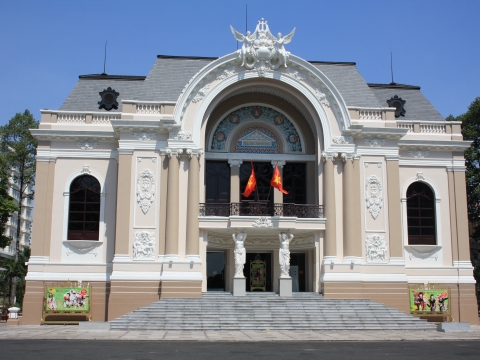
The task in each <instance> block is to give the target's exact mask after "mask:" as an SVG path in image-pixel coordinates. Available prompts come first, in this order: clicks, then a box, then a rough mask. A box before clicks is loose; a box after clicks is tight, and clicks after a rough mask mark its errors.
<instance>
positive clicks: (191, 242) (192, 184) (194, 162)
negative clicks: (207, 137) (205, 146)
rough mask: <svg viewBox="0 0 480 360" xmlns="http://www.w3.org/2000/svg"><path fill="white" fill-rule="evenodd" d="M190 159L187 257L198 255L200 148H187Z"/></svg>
mask: <svg viewBox="0 0 480 360" xmlns="http://www.w3.org/2000/svg"><path fill="white" fill-rule="evenodd" d="M186 152H187V155H188V158H189V159H190V164H189V167H188V198H187V199H188V200H187V247H186V256H187V257H199V245H198V242H199V229H198V203H199V200H200V196H199V193H198V192H199V171H200V170H199V169H200V166H199V161H200V156H201V155H202V153H203V151H202V150H192V149H187V151H186Z"/></svg>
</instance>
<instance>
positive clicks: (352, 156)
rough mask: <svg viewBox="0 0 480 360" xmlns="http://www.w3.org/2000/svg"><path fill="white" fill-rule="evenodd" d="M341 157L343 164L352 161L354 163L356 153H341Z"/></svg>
mask: <svg viewBox="0 0 480 360" xmlns="http://www.w3.org/2000/svg"><path fill="white" fill-rule="evenodd" d="M340 157H341V158H342V161H343V162H347V161H348V160H350V161H351V162H352V163H353V160H355V154H354V153H341V154H340Z"/></svg>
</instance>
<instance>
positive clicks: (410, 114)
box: [369, 84, 445, 121]
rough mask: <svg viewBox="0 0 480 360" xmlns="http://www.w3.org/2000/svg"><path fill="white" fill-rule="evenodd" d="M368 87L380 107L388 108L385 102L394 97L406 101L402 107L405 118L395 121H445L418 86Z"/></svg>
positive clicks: (375, 85) (379, 85) (372, 85)
mask: <svg viewBox="0 0 480 360" xmlns="http://www.w3.org/2000/svg"><path fill="white" fill-rule="evenodd" d="M369 86H370V89H371V90H372V91H373V93H374V94H375V96H376V97H377V98H378V101H379V102H380V103H381V104H382V106H388V104H387V100H389V99H391V98H392V97H393V96H395V95H397V96H398V97H400V98H402V99H403V100H406V103H405V105H404V109H405V116H401V117H399V118H397V120H427V121H444V120H445V119H444V118H443V116H442V115H440V113H439V112H438V111H437V109H435V108H434V107H433V105H432V104H431V103H430V101H428V100H427V98H426V97H425V96H424V95H423V94H422V92H421V91H420V88H419V87H418V86H408V85H401V84H393V85H392V84H388V85H387V84H385V85H384V84H369Z"/></svg>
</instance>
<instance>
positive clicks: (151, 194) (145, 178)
mask: <svg viewBox="0 0 480 360" xmlns="http://www.w3.org/2000/svg"><path fill="white" fill-rule="evenodd" d="M154 198H155V177H154V175H153V173H152V172H151V171H150V170H148V169H145V170H143V171H142V172H141V173H140V174H139V175H138V179H137V203H138V204H139V205H140V208H141V209H142V212H143V213H144V214H147V212H148V210H149V209H150V206H151V205H152V203H153V200H154Z"/></svg>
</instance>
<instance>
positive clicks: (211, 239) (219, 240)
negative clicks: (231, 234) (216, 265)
mask: <svg viewBox="0 0 480 360" xmlns="http://www.w3.org/2000/svg"><path fill="white" fill-rule="evenodd" d="M234 244H235V241H233V239H232V238H223V237H221V236H214V235H208V245H234Z"/></svg>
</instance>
